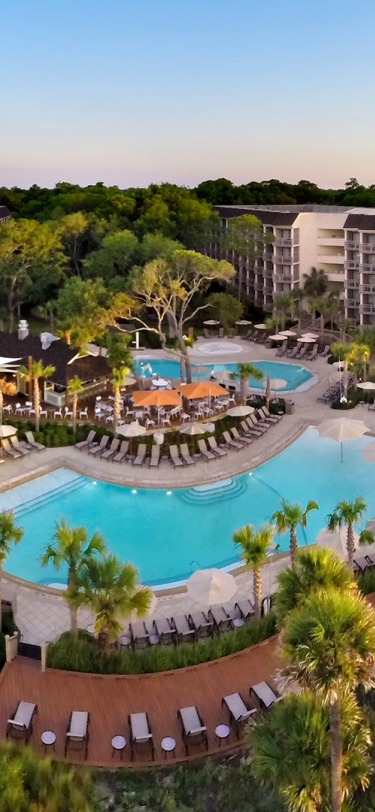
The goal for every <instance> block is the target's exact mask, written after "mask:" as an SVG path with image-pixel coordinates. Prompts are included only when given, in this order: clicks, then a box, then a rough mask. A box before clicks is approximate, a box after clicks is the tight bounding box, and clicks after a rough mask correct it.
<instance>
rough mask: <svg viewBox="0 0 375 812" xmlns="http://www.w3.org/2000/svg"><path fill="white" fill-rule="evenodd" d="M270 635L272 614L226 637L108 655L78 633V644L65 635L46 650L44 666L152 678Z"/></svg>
mask: <svg viewBox="0 0 375 812" xmlns="http://www.w3.org/2000/svg"><path fill="white" fill-rule="evenodd" d="M273 634H276V619H275V615H274V614H273V613H272V612H270V613H269V614H268V615H265V616H264V617H262V618H261V619H260V620H259V621H255V620H249V621H247V622H246V623H245V624H244V625H243V626H241V627H240V628H238V629H234V630H233V631H231V632H228V633H227V634H222V635H220V636H219V637H214V638H212V639H211V638H208V639H205V640H199V641H198V642H197V643H193V644H191V643H182V644H180V645H178V646H151V647H150V648H147V649H141V650H140V651H126V650H122V649H113V651H111V652H110V654H105V653H103V652H102V651H101V650H100V649H99V645H98V641H97V640H96V639H95V638H94V637H92V636H91V635H89V634H88V633H87V632H85V631H82V630H81V631H79V634H78V639H77V640H74V638H73V636H72V634H71V632H64V634H62V635H61V637H59V639H58V640H56V641H55V642H53V643H50V645H49V646H48V653H47V665H48V667H49V668H60V669H63V670H65V671H84V672H88V673H91V674H151V673H155V672H159V671H171V670H173V669H175V668H185V667H186V666H189V665H197V664H198V663H206V662H209V661H211V660H216V659H218V658H220V657H226V656H227V655H228V654H234V653H236V652H237V651H242V650H243V649H245V648H247V647H248V646H253V645H255V644H256V643H260V642H261V641H262V640H266V639H267V638H268V637H271V636H272V635H273Z"/></svg>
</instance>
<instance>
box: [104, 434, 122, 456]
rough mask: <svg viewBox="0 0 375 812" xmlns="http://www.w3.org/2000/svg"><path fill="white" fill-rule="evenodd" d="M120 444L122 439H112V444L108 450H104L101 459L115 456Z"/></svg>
mask: <svg viewBox="0 0 375 812" xmlns="http://www.w3.org/2000/svg"><path fill="white" fill-rule="evenodd" d="M119 445H120V440H116V439H114V440H112V442H111V445H110V446H109V448H107V450H106V451H103V454H102V456H101V459H102V460H109V459H110V457H113V456H114V454H116V452H117V449H118V447H119Z"/></svg>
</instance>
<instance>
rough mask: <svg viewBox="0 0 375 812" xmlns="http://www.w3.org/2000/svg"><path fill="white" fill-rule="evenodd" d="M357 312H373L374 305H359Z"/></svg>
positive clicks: (374, 311) (374, 309) (374, 310)
mask: <svg viewBox="0 0 375 812" xmlns="http://www.w3.org/2000/svg"><path fill="white" fill-rule="evenodd" d="M359 312H360V313H362V314H366V313H375V305H372V304H363V305H360V307H359Z"/></svg>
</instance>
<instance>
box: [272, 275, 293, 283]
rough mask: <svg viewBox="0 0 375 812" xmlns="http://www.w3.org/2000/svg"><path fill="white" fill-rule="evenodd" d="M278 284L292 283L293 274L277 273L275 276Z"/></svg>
mask: <svg viewBox="0 0 375 812" xmlns="http://www.w3.org/2000/svg"><path fill="white" fill-rule="evenodd" d="M275 279H276V282H291V281H292V274H291V273H277V274H275Z"/></svg>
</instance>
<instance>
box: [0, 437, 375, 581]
mask: <svg viewBox="0 0 375 812" xmlns="http://www.w3.org/2000/svg"><path fill="white" fill-rule="evenodd" d="M369 442H372V439H371V438H370V437H363V438H362V439H361V440H349V441H348V442H346V443H345V453H344V462H343V463H341V462H340V446H339V444H338V443H336V442H334V441H333V440H329V439H320V438H319V436H318V432H317V431H316V429H314V428H310V429H308V430H307V431H306V432H305V433H304V434H303V435H302V436H301V437H300V438H299V439H298V440H297V441H296V442H294V443H293V444H292V445H290V446H289V448H287V449H286V450H285V451H283V452H282V453H281V454H278V455H277V456H276V457H274V458H273V459H271V460H269V462H266V463H265V464H264V465H261V466H259V467H258V468H255V469H254V470H253V471H250V472H249V473H247V474H242V475H241V476H238V477H234V478H233V479H229V480H225V481H223V482H221V483H214V484H213V485H207V486H204V487H202V488H184V489H178V488H174V489H171V490H168V491H167V490H158V489H141V488H133V489H132V488H125V487H122V486H119V485H111V484H108V483H106V482H99V481H94V480H92V479H88V478H86V477H82V476H80V475H79V474H76V473H74V472H73V471H70V470H69V469H66V468H60V469H58V470H57V471H55V472H53V473H50V474H47V475H46V476H43V477H39V478H38V479H36V480H33V481H32V482H28V483H26V484H24V485H20V486H19V487H17V488H14V489H12V490H9V491H8V492H6V493H2V494H0V510H5V509H8V510H9V509H14V510H15V513H16V516H17V521H18V523H19V524H20V525H21V526H23V527H24V528H25V535H24V538H23V540H22V542H21V543H20V544H19V545H18V547H15V548H14V550H13V551H12V553H11V554H10V556H9V558H8V559H7V561H6V563H5V569H6V570H8V571H9V572H12V573H14V574H15V575H19V576H21V577H23V578H27V579H29V580H33V581H38V582H45V583H49V582H58V581H60V582H63V581H64V580H65V573H64V572H63V571H62V572H61V573H56V572H55V571H54V569H53V567H50V568H49V569H47V570H45V569H42V568H41V567H40V565H39V562H38V557H39V556H40V555H41V553H42V552H43V550H44V548H45V546H46V544H47V543H48V542H49V541H50V540H51V536H52V533H53V530H54V522H55V521H56V520H59V519H60V517H61V516H65V518H66V519H67V521H68V523H69V524H72V525H85V526H86V527H87V529H88V531H89V532H90V533H92V532H93V531H94V530H96V529H99V530H101V531H102V532H103V533H104V535H105V536H106V538H107V541H108V546H109V548H110V549H111V551H112V552H114V553H116V555H118V556H119V557H120V558H121V559H122V560H123V561H131V562H133V563H134V564H135V565H136V566H137V567H138V569H139V571H140V575H141V579H142V581H143V582H144V583H148V584H150V585H155V584H162V583H168V582H169V583H170V582H174V581H180V580H183V579H185V578H186V577H188V576H189V575H190V574H191V572H192V571H194V570H195V569H198V568H201V567H209V566H213V565H216V566H219V567H224V566H228V565H232V564H234V563H235V562H236V561H237V553H236V550H235V548H234V546H233V543H232V540H231V539H232V534H233V531H234V530H235V529H236V528H238V527H241V526H243V525H244V524H247V523H252V524H254V525H258V524H260V523H261V522H264V521H267V520H268V519H269V518H270V516H271V514H272V513H273V512H274V511H275V510H276V509H277V508H278V507H279V505H280V497H282V496H283V497H284V498H285V499H286V500H288V501H298V502H300V503H301V504H302V505H305V504H306V502H307V500H308V499H316V500H317V502H318V503H319V505H320V510H319V511H314V512H313V513H312V514H311V517H310V519H309V524H308V528H307V529H306V531H304V532H301V533H299V543H300V544H305V543H311V542H313V541H314V540H315V538H316V535H317V533H318V531H319V530H320V529H321V528H322V527H324V525H325V518H326V516H327V513H329V512H331V511H332V510H333V508H334V507H335V505H336V504H337V502H339V501H340V500H341V499H352V498H354V497H356V496H362V497H363V498H364V499H365V501H366V502H368V504H369V513H368V518H369V517H370V516H373V515H375V489H374V486H373V478H374V470H375V469H374V463H372V462H365V461H364V459H363V455H362V454H361V452H360V449H361V448H363V447H364V446H365V445H367V444H368V443H369ZM214 465H215V463H212V466H214ZM213 470H214V469H213ZM278 541H279V542H280V545H281V549H287V547H288V542H289V540H288V537H287V535H284V536H282V537H280V538H278Z"/></svg>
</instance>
